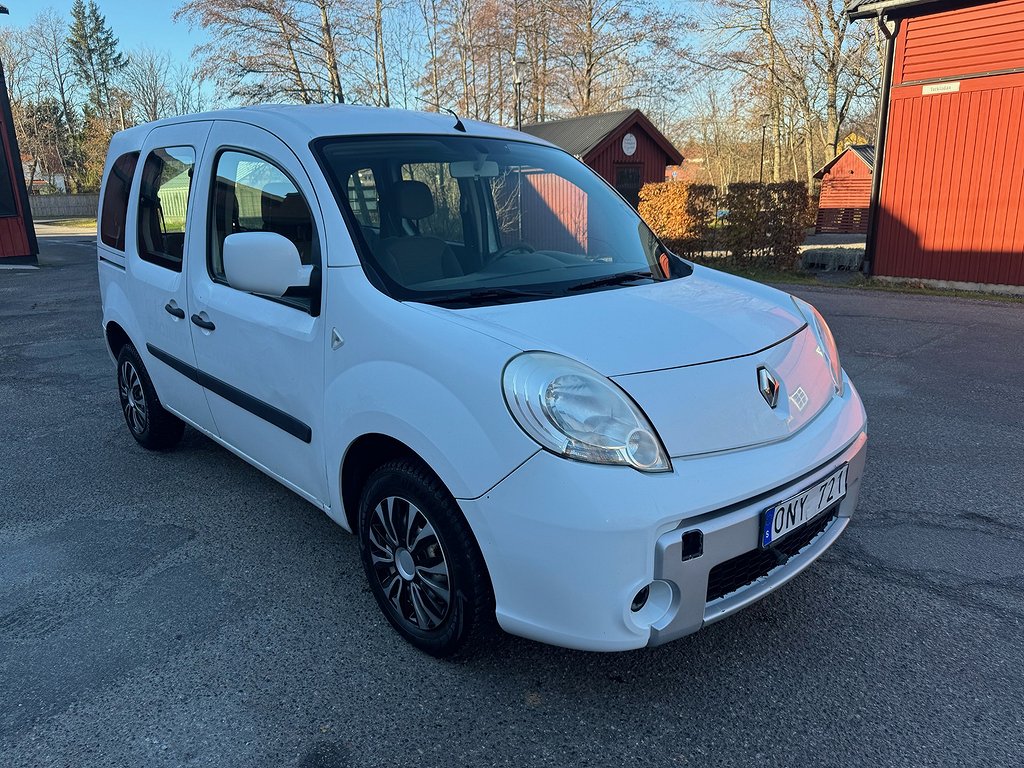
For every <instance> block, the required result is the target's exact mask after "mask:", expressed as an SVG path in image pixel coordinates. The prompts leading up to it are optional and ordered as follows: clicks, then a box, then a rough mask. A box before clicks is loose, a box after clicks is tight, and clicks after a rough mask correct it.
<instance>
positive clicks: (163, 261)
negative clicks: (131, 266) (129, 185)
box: [139, 147, 196, 272]
mask: <svg viewBox="0 0 1024 768" xmlns="http://www.w3.org/2000/svg"><path fill="white" fill-rule="evenodd" d="M195 162H196V153H195V150H193V149H192V147H165V148H163V149H154V150H153V151H152V152H150V153H149V156H148V157H147V158H146V164H145V165H144V166H143V167H142V185H141V188H140V191H139V256H140V257H141V258H143V259H144V260H145V261H149V262H152V263H153V264H158V265H160V266H161V267H166V268H167V269H173V270H174V271H175V272H181V261H182V256H183V255H184V253H185V214H186V212H187V211H188V196H189V191H190V190H191V188H192V169H193V168H194V167H195Z"/></svg>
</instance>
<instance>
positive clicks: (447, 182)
mask: <svg viewBox="0 0 1024 768" xmlns="http://www.w3.org/2000/svg"><path fill="white" fill-rule="evenodd" d="M402 178H403V179H405V180H406V181H422V182H423V183H424V184H426V185H427V187H428V188H429V189H430V194H431V196H432V197H433V198H434V213H433V214H432V215H430V216H428V217H426V218H425V219H420V220H419V221H418V222H416V226H418V227H419V234H421V235H426V236H428V237H437V238H440V239H441V240H446V241H447V242H449V243H459V244H462V243H464V242H465V239H466V238H465V234H464V233H463V227H462V214H461V212H460V210H461V209H460V208H459V205H460V203H461V202H462V192H461V190H460V188H459V182H458V180H457V179H453V178H452V177H451V174H449V173H448V164H447V163H415V164H406V165H403V166H402Z"/></svg>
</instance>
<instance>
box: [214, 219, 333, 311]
mask: <svg viewBox="0 0 1024 768" xmlns="http://www.w3.org/2000/svg"><path fill="white" fill-rule="evenodd" d="M312 269H313V268H312V267H310V266H305V265H303V263H302V260H301V259H300V258H299V251H298V249H297V248H296V247H295V244H294V243H293V242H292V241H291V240H289V239H288V238H286V237H283V236H281V235H279V234H277V233H276V232H236V233H235V234H233V235H228V236H227V237H226V238H224V276H225V277H226V278H227V281H228V285H230V286H231V287H232V288H236V289H238V290H240V291H248V292H249V293H262V294H263V295H265V296H283V295H284V294H285V292H286V291H287V290H288V289H289V288H294V287H298V286H308V285H309V277H310V273H311V272H312Z"/></svg>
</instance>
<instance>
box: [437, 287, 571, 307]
mask: <svg viewBox="0 0 1024 768" xmlns="http://www.w3.org/2000/svg"><path fill="white" fill-rule="evenodd" d="M554 295H555V294H553V293H546V292H544V291H524V290H520V289H519V288H479V289H477V290H469V291H463V292H461V293H452V294H449V295H447V296H438V297H436V298H431V299H425V300H424V301H425V303H428V304H439V305H446V304H465V305H466V306H473V305H475V304H485V303H487V302H489V301H495V302H500V301H517V300H519V299H550V298H551V297H552V296H554Z"/></svg>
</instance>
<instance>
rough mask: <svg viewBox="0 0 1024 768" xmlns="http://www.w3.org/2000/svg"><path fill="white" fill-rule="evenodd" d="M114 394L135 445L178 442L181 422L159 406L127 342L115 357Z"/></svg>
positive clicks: (154, 448) (151, 446) (158, 445)
mask: <svg viewBox="0 0 1024 768" xmlns="http://www.w3.org/2000/svg"><path fill="white" fill-rule="evenodd" d="M117 393H118V396H119V398H120V400H121V412H122V413H123V414H124V420H125V423H126V424H127V425H128V431H129V432H131V433H132V437H134V438H135V439H136V440H137V441H138V443H139V445H141V446H143V447H144V448H148V449H150V450H152V451H162V450H167V449H168V448H173V447H174V446H175V445H177V444H178V441H179V440H181V436H182V435H183V434H184V432H185V424H184V423H183V422H182V421H181V419H179V418H178V417H177V416H175V415H174V414H172V413H170V412H168V411H167V410H165V409H164V407H163V406H162V405H160V400H159V399H158V398H157V396H156V390H155V389H154V388H153V382H152V381H151V380H150V378H149V374H148V373H147V372H146V367H145V366H144V365H143V364H142V360H141V359H140V358H139V353H138V351H137V350H136V349H135V347H134V346H133V345H132V344H130V343H129V344H125V345H124V346H123V347H121V352H120V353H119V354H118V356H117Z"/></svg>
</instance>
